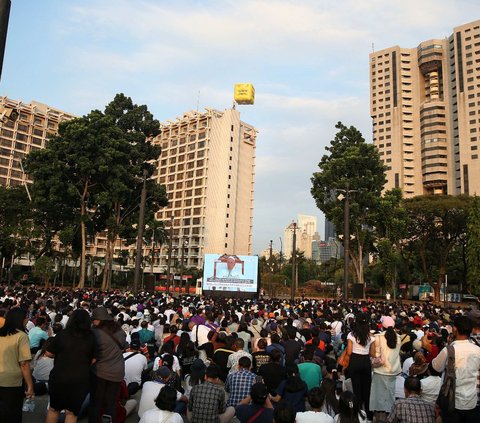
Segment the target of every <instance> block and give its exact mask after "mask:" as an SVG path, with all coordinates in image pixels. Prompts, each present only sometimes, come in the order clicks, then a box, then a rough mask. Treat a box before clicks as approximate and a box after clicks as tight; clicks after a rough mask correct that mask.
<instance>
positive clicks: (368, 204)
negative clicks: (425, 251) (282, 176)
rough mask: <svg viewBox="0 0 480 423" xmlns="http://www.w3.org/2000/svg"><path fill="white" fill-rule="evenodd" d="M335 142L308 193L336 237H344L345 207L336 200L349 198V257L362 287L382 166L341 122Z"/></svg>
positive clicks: (357, 133) (374, 151) (373, 150)
mask: <svg viewBox="0 0 480 423" xmlns="http://www.w3.org/2000/svg"><path fill="white" fill-rule="evenodd" d="M335 127H336V128H337V129H338V132H337V134H336V135H335V138H334V139H333V140H332V141H331V142H330V146H329V147H326V150H327V152H328V154H325V155H324V156H323V157H322V159H321V161H320V163H319V165H318V166H319V168H320V170H319V171H318V172H316V173H314V174H313V177H312V178H311V181H312V189H311V193H312V196H313V198H314V199H315V202H316V204H317V207H318V208H319V209H320V210H322V211H323V212H324V213H325V217H326V218H327V219H328V220H330V221H332V222H333V223H334V224H335V227H336V228H337V231H338V233H339V235H343V227H344V203H343V202H340V201H338V200H337V195H338V194H339V193H340V192H343V193H344V195H345V192H346V191H347V190H348V191H349V193H350V195H349V197H350V219H349V221H350V234H351V235H353V236H354V238H353V239H352V242H350V248H349V251H348V252H347V251H345V254H349V256H350V258H351V260H352V264H353V266H354V269H355V274H356V279H357V282H358V283H362V284H363V283H364V268H363V267H364V257H365V256H366V254H368V252H369V250H370V249H371V248H372V244H373V241H374V234H373V233H372V227H373V225H374V221H375V219H374V217H375V210H376V208H377V206H378V202H379V199H380V195H381V192H382V189H383V187H384V185H385V166H384V165H383V164H382V162H381V160H380V157H379V155H378V151H377V148H376V147H375V146H374V145H373V144H367V143H366V141H365V139H364V138H363V136H362V134H361V133H360V131H358V130H357V129H356V128H354V127H353V126H350V127H346V126H345V125H343V124H342V123H341V122H339V123H337V125H336V126H335Z"/></svg>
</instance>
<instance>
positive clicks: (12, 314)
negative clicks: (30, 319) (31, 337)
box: [0, 307, 27, 336]
mask: <svg viewBox="0 0 480 423" xmlns="http://www.w3.org/2000/svg"><path fill="white" fill-rule="evenodd" d="M26 317H27V311H26V310H25V309H23V308H20V307H15V308H12V309H10V310H9V311H8V313H7V315H6V316H5V323H4V325H3V327H2V328H1V329H0V336H7V335H15V334H16V333H17V332H18V331H21V332H25V327H24V326H23V321H24V320H25V319H26Z"/></svg>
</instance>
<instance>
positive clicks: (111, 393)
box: [88, 307, 127, 423]
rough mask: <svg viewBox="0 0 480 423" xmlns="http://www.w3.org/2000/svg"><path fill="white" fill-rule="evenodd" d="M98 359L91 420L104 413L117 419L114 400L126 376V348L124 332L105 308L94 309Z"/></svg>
mask: <svg viewBox="0 0 480 423" xmlns="http://www.w3.org/2000/svg"><path fill="white" fill-rule="evenodd" d="M92 320H93V327H94V328H93V334H94V335H95V343H96V357H97V361H96V362H95V364H94V365H93V366H92V372H93V374H92V377H91V383H90V410H89V416H88V422H89V423H98V421H99V420H100V418H101V416H102V415H103V414H105V415H108V416H110V417H111V418H112V420H113V419H114V418H115V399H116V398H117V395H118V391H119V390H120V383H121V382H122V380H123V378H124V376H125V364H124V359H123V351H124V350H125V348H126V347H127V343H126V336H125V332H124V331H123V330H122V328H121V327H120V326H118V325H117V324H116V323H115V322H114V321H113V317H112V316H111V315H110V314H109V313H108V311H107V309H106V308H105V307H97V308H96V309H94V310H93V312H92Z"/></svg>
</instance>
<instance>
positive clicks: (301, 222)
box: [298, 214, 317, 236]
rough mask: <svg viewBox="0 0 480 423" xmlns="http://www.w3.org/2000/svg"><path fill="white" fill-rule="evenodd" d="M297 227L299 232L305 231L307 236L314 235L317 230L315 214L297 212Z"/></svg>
mask: <svg viewBox="0 0 480 423" xmlns="http://www.w3.org/2000/svg"><path fill="white" fill-rule="evenodd" d="M298 229H299V230H300V232H306V233H307V235H309V236H313V235H315V232H317V216H309V215H306V214H299V215H298Z"/></svg>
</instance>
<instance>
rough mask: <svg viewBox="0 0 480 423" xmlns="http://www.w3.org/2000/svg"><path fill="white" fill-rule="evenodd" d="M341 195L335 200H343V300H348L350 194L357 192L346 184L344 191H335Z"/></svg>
mask: <svg viewBox="0 0 480 423" xmlns="http://www.w3.org/2000/svg"><path fill="white" fill-rule="evenodd" d="M337 191H340V192H341V193H345V195H343V194H340V195H339V196H338V197H337V198H338V199H339V200H340V201H342V200H343V199H344V198H345V205H344V210H343V212H344V214H343V249H344V253H343V299H344V300H345V301H346V300H348V268H349V267H350V263H349V261H350V256H349V250H350V193H351V192H357V190H353V189H350V187H349V185H348V184H347V188H346V189H337Z"/></svg>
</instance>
